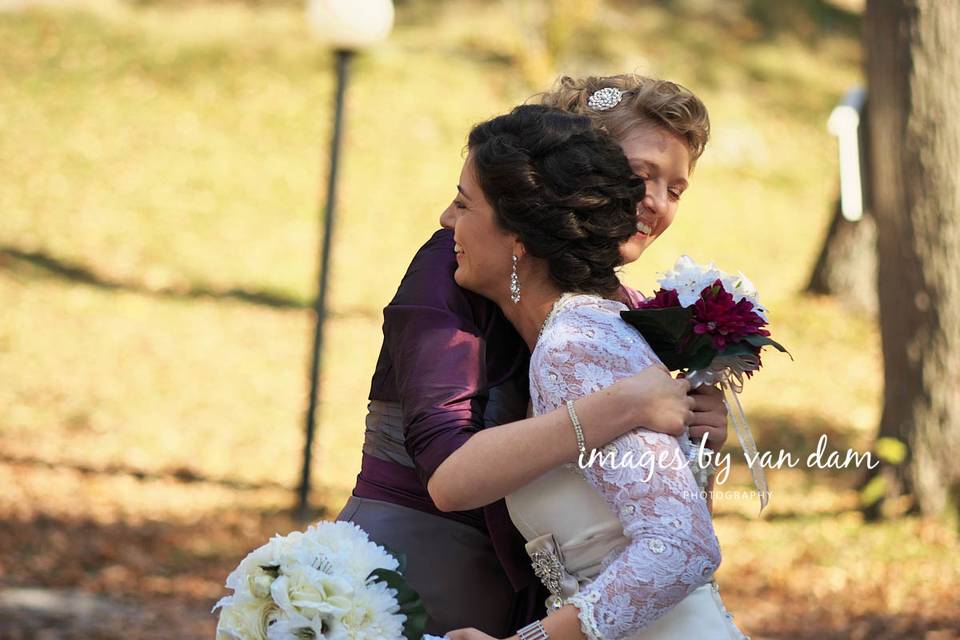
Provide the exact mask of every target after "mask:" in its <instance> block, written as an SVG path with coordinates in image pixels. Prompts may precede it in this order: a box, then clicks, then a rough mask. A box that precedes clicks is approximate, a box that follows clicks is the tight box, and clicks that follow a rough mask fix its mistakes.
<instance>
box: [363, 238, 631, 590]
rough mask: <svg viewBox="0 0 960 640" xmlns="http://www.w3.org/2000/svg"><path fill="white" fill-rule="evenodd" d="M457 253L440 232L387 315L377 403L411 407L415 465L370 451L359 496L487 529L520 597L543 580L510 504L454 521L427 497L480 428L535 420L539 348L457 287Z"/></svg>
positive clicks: (627, 295)
mask: <svg viewBox="0 0 960 640" xmlns="http://www.w3.org/2000/svg"><path fill="white" fill-rule="evenodd" d="M453 245H454V243H453V233H452V232H451V231H448V230H439V231H437V232H436V233H434V234H433V236H432V237H431V238H430V240H428V241H427V243H426V244H424V245H423V247H421V248H420V250H419V251H418V252H417V254H416V256H414V258H413V261H412V262H411V264H410V266H409V268H408V269H407V272H406V275H404V277H403V280H402V281H401V282H400V286H399V288H398V289H397V293H396V295H395V296H394V297H393V300H391V302H390V304H389V305H387V307H386V308H385V309H384V311H383V346H382V348H381V350H380V357H379V360H378V362H377V368H376V372H375V373H374V375H373V380H372V383H371V387H370V400H381V401H388V402H399V403H400V404H401V406H402V409H403V426H404V446H405V448H406V451H407V453H408V454H409V456H410V459H411V460H412V461H413V464H414V467H413V468H411V467H408V466H404V465H402V464H399V463H396V462H391V461H388V460H384V459H381V458H378V457H375V456H372V455H368V454H366V453H364V455H363V460H362V464H361V470H360V474H359V475H358V476H357V483H356V487H355V488H354V490H353V494H354V495H355V496H358V497H362V498H371V499H374V500H383V501H386V502H391V503H394V504H399V505H403V506H407V507H410V508H413V509H418V510H420V511H424V512H427V513H433V514H436V515H439V516H442V517H446V518H451V519H453V520H457V521H459V522H464V523H466V524H469V525H471V526H474V527H476V528H478V529H480V530H483V531H486V532H487V534H488V535H489V536H490V539H491V541H492V543H493V547H494V550H495V551H496V553H497V557H498V559H499V560H500V563H501V564H502V565H503V568H504V570H505V572H506V573H507V576H508V577H509V579H510V582H511V584H512V585H513V587H514V589H516V590H517V591H520V590H521V589H523V588H525V587H527V586H529V585H531V584H532V583H533V582H534V581H535V580H536V577H535V576H534V574H533V571H532V568H531V565H530V558H529V556H528V555H527V553H526V551H525V550H524V542H525V541H524V539H523V537H522V536H521V535H520V533H519V532H518V531H517V529H516V528H515V527H514V526H513V523H512V522H511V520H510V516H509V513H508V512H507V507H506V503H505V502H504V501H503V500H498V501H496V502H494V503H493V504H490V505H487V506H485V507H483V508H482V509H475V510H472V511H459V512H449V513H444V512H441V511H440V510H439V509H437V508H436V506H435V505H434V503H433V501H432V500H431V498H430V495H429V493H428V492H427V489H426V484H427V481H428V480H429V478H430V476H431V475H432V474H433V472H434V471H435V470H436V469H437V467H439V466H440V464H441V463H442V462H443V461H444V460H445V459H446V458H447V456H449V455H450V454H452V453H453V452H454V451H456V450H457V449H458V448H459V447H460V446H461V445H463V444H464V443H465V442H466V441H467V440H468V439H470V437H471V436H472V435H473V434H474V433H476V432H477V431H479V430H480V429H483V428H486V427H489V426H493V425H498V424H506V423H509V422H513V421H516V420H521V419H523V418H524V417H526V410H527V403H528V400H529V395H528V394H529V391H528V381H527V368H528V365H529V358H530V354H529V350H528V349H527V346H526V344H525V343H524V342H523V339H522V338H521V337H520V336H519V334H518V333H517V332H516V331H515V330H514V328H513V326H512V325H511V324H510V323H509V322H508V321H507V320H506V318H504V316H503V314H502V313H501V311H500V309H499V308H498V307H497V306H496V305H495V304H493V303H492V302H490V301H489V300H487V299H486V298H483V297H481V296H479V295H477V294H474V293H472V292H469V291H466V290H465V289H461V288H460V287H459V286H458V285H457V284H456V282H455V280H454V278H453V272H454V271H455V270H456V268H457V263H456V258H455V255H454V252H453ZM622 295H623V297H624V299H625V300H624V301H625V302H626V303H627V304H629V305H630V306H635V305H636V302H637V301H639V300H642V299H643V298H642V296H640V294H638V293H637V292H635V291H633V290H632V289H629V288H626V287H624V291H623V293H622ZM504 455H510V452H508V451H507V452H504Z"/></svg>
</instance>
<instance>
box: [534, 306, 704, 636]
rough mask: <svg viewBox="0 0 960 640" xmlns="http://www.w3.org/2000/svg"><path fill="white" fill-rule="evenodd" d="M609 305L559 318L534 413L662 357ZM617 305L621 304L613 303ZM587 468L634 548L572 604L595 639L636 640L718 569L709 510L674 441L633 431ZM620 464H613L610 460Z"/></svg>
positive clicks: (537, 377)
mask: <svg viewBox="0 0 960 640" xmlns="http://www.w3.org/2000/svg"><path fill="white" fill-rule="evenodd" d="M606 304H607V303H605V302H599V303H595V304H594V305H592V306H590V307H579V308H575V309H573V310H567V309H563V310H561V312H558V313H557V314H556V316H555V318H554V322H553V323H552V326H551V328H550V331H544V335H543V337H542V338H541V340H540V343H539V344H538V345H537V349H536V352H535V354H534V357H533V360H532V362H531V368H530V390H531V396H532V399H533V402H534V407H535V409H536V412H537V413H543V412H545V411H549V410H551V409H553V408H555V407H558V406H561V405H562V404H563V403H564V402H565V401H566V400H568V399H574V398H577V397H579V396H582V395H585V394H588V393H591V392H593V391H596V390H597V389H601V388H603V387H606V386H608V385H610V384H613V382H614V381H616V380H617V379H620V378H623V377H626V376H629V375H633V374H635V373H637V372H639V371H641V370H642V369H644V368H645V367H646V366H648V365H649V364H651V363H652V362H656V361H657V358H656V355H655V354H654V353H653V352H652V350H651V349H650V347H649V346H648V345H647V343H646V341H645V340H643V338H642V337H641V336H640V335H639V333H637V332H636V331H635V330H634V329H632V328H630V327H629V326H628V325H627V324H626V323H625V322H623V321H622V320H621V319H620V317H619V312H618V310H619V309H620V308H623V307H622V306H621V305H616V307H615V309H614V311H615V313H610V310H609V309H605V305H606ZM610 304H616V303H610ZM597 453H598V454H602V459H603V462H601V460H600V459H599V458H598V459H595V461H594V463H593V464H592V465H590V466H587V467H586V468H584V469H583V470H582V473H583V474H584V475H585V476H586V478H587V480H588V481H589V482H590V483H591V484H592V485H593V487H594V488H595V489H596V490H597V492H598V493H599V494H600V495H601V496H602V497H603V499H604V500H605V501H606V502H607V504H608V505H609V506H610V508H611V509H612V510H613V511H614V512H615V513H616V514H617V515H618V517H619V519H620V522H621V523H622V524H623V530H624V534H625V535H626V536H627V538H629V539H630V543H629V545H628V546H627V547H626V548H625V549H623V550H620V551H617V552H614V553H611V554H610V556H608V557H607V558H605V559H604V564H603V570H602V572H601V573H600V575H598V576H597V578H596V579H595V580H594V581H593V582H591V583H589V584H587V585H585V586H584V587H582V588H581V590H580V591H579V593H577V594H576V595H574V596H573V597H571V598H570V600H569V602H570V603H571V604H574V605H575V606H577V607H578V608H579V610H580V611H579V614H578V615H579V618H580V624H581V628H582V630H583V633H584V634H585V635H586V636H587V637H588V638H590V639H591V640H600V639H606V640H614V639H617V638H624V637H628V636H630V635H631V634H632V633H634V632H636V631H637V630H639V629H641V628H643V627H644V626H646V625H648V624H650V623H651V622H652V621H654V620H655V619H657V618H658V617H660V616H662V615H663V614H664V613H666V612H667V611H668V610H669V609H670V608H671V607H672V606H674V605H675V604H677V603H678V602H680V601H681V600H682V599H683V598H685V597H686V596H687V595H688V594H689V593H690V592H692V591H693V590H694V589H696V588H697V587H699V586H701V585H703V584H705V583H707V582H708V581H709V580H710V579H711V578H712V576H713V573H714V571H715V570H716V569H717V567H718V566H719V564H720V548H719V544H718V543H717V539H716V535H715V534H714V531H713V524H712V521H711V518H710V513H709V511H708V510H707V506H706V503H705V501H704V500H703V498H702V497H701V496H700V492H699V489H698V488H697V485H696V482H695V481H694V478H693V475H692V474H691V472H690V470H689V469H688V468H687V466H686V463H685V462H684V461H683V460H684V457H683V456H682V454H681V451H680V446H679V443H678V442H677V439H676V438H673V437H671V436H668V435H666V434H660V433H654V432H651V431H647V430H645V429H636V430H634V431H632V432H630V433H627V434H625V435H623V436H621V437H619V438H617V439H616V440H614V441H613V442H611V443H610V444H608V445H606V446H605V447H603V449H601V450H600V451H598V452H597ZM614 461H615V464H611V463H613V462H614Z"/></svg>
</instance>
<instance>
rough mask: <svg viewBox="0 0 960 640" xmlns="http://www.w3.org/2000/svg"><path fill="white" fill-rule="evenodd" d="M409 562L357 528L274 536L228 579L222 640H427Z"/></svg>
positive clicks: (347, 525) (332, 526)
mask: <svg viewBox="0 0 960 640" xmlns="http://www.w3.org/2000/svg"><path fill="white" fill-rule="evenodd" d="M402 564H403V559H402V558H400V559H398V558H396V557H394V556H393V555H391V554H390V553H389V552H387V551H386V550H385V549H384V548H383V547H381V546H379V545H377V544H376V543H374V542H372V541H371V540H370V539H369V538H368V536H367V534H366V533H365V532H364V531H363V529H361V528H360V527H358V526H357V525H355V524H353V523H352V522H320V523H317V524H315V525H312V526H310V527H309V528H308V529H307V530H306V531H294V532H292V533H290V534H287V535H285V536H280V535H277V536H274V537H273V538H271V539H270V541H269V542H267V543H266V544H265V545H263V546H262V547H260V548H258V549H255V550H254V551H252V552H251V553H250V554H249V555H248V556H247V557H246V558H244V559H243V561H242V562H241V563H240V565H239V566H238V567H237V568H236V569H234V570H233V571H232V572H231V573H230V575H229V576H227V585H226V586H227V587H228V588H229V589H232V590H233V593H232V594H231V595H228V596H226V597H224V598H222V599H221V600H220V601H219V602H218V603H217V604H216V606H214V610H216V609H218V608H219V609H220V620H219V622H218V624H217V640H226V639H230V640H401V639H402V638H405V639H406V640H420V638H421V636H422V634H423V629H424V627H425V625H426V620H427V614H426V611H425V609H424V608H423V605H422V603H421V602H420V598H419V596H418V595H417V593H416V592H415V591H413V590H412V589H411V588H410V587H409V586H408V585H407V584H406V582H405V581H404V579H403V576H402V572H403V570H404V567H403V566H402Z"/></svg>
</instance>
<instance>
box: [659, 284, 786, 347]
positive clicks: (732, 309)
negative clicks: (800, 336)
mask: <svg viewBox="0 0 960 640" xmlns="http://www.w3.org/2000/svg"><path fill="white" fill-rule="evenodd" d="M658 293H659V292H658ZM674 296H676V292H674ZM693 309H694V311H693V322H694V325H693V332H694V333H697V334H707V335H709V336H710V337H711V338H712V339H713V346H714V347H716V348H717V349H723V348H724V347H725V346H726V345H727V343H734V342H739V341H740V340H743V338H745V337H747V336H751V335H761V336H769V335H770V332H769V331H767V330H766V329H764V328H763V327H764V326H766V324H767V323H766V322H765V321H764V319H763V318H761V317H760V315H759V314H757V312H756V311H755V310H754V307H753V303H752V302H750V301H749V300H747V299H743V300H741V301H740V302H734V301H733V296H732V295H730V293H728V292H727V291H726V290H725V289H724V288H723V284H722V283H721V282H720V280H717V281H716V282H714V283H713V285H712V286H709V287H706V288H704V290H703V291H701V292H700V299H699V300H697V301H696V302H695V303H694V305H693Z"/></svg>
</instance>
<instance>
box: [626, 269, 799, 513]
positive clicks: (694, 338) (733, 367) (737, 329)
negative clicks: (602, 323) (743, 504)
mask: <svg viewBox="0 0 960 640" xmlns="http://www.w3.org/2000/svg"><path fill="white" fill-rule="evenodd" d="M658 284H659V285H660V288H659V289H658V290H657V291H656V293H655V294H654V297H653V298H651V299H649V300H647V301H645V302H644V303H642V304H641V305H640V306H639V308H637V309H635V310H631V311H623V312H621V314H620V315H621V316H622V317H623V319H624V320H626V321H627V322H629V323H630V324H631V325H633V326H634V327H636V328H637V329H638V330H639V331H640V333H641V334H642V335H643V337H644V338H645V339H646V340H647V342H648V343H649V345H650V347H651V348H652V349H653V350H654V352H655V353H656V354H657V356H658V357H659V358H660V360H662V361H663V364H664V365H665V366H666V367H667V368H668V369H671V370H680V371H683V372H684V377H686V379H687V380H689V381H690V384H691V386H692V387H694V388H696V387H697V386H699V385H701V384H717V383H719V384H720V387H721V389H723V390H724V391H725V392H726V391H731V393H732V395H733V398H734V400H735V401H736V407H737V411H736V412H734V411H730V415H731V417H732V418H733V423H734V428H735V430H736V432H737V437H738V438H739V440H740V444H741V446H742V447H743V449H744V452H745V453H746V454H747V462H748V464H749V465H750V472H751V474H752V476H753V480H754V483H755V484H756V486H757V489H758V491H759V492H760V509H761V511H762V510H763V508H764V507H765V506H766V504H767V497H768V491H767V486H766V480H765V478H764V476H763V469H762V468H761V467H760V466H759V465H758V464H757V458H758V455H757V451H756V443H755V442H754V440H753V436H752V435H751V433H750V427H749V426H748V425H747V421H746V417H745V416H744V415H743V408H742V407H741V406H740V400H739V398H738V394H739V393H740V391H742V389H743V377H744V376H746V377H747V378H750V377H751V376H752V375H753V373H754V372H755V371H757V370H758V369H759V368H760V366H761V362H760V351H761V349H762V348H763V347H765V346H771V347H774V348H776V349H778V350H779V351H782V352H786V351H787V350H786V349H785V348H784V347H783V346H782V345H780V344H779V343H778V342H776V341H775V340H773V339H771V338H770V332H769V331H768V330H767V329H765V328H764V327H766V326H767V311H766V309H765V308H764V307H763V306H761V305H760V299H759V295H758V294H757V290H756V288H754V286H753V283H751V282H750V280H748V279H747V277H746V276H745V275H743V274H742V273H740V274H738V275H736V276H733V275H730V274H727V273H724V272H723V271H720V270H719V269H717V268H716V266H714V265H713V263H711V264H708V265H706V266H704V265H700V264H697V263H696V262H694V261H693V260H692V259H691V258H690V257H689V256H681V257H680V258H679V259H678V260H677V262H676V264H674V266H673V269H672V270H670V271H668V272H666V273H665V274H664V275H663V277H662V278H661V279H660V280H659V281H658ZM726 402H727V401H726V394H725V395H724V403H725V404H726ZM727 408H728V411H729V405H728V407H727Z"/></svg>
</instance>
